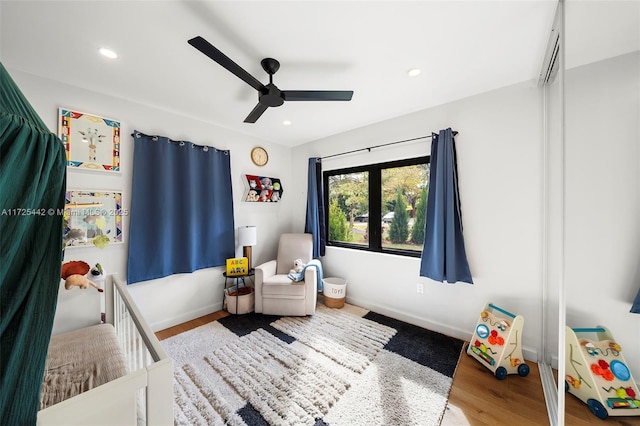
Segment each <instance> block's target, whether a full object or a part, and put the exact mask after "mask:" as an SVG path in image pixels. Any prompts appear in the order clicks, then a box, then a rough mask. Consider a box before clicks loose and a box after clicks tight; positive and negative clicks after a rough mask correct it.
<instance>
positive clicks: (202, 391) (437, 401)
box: [161, 304, 464, 426]
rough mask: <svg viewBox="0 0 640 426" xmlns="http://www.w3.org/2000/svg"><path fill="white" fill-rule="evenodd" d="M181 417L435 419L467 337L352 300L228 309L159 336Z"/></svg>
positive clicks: (335, 424)
mask: <svg viewBox="0 0 640 426" xmlns="http://www.w3.org/2000/svg"><path fill="white" fill-rule="evenodd" d="M161 343H162V345H163V347H164V348H165V350H166V351H167V353H168V354H169V356H171V357H172V358H173V359H174V362H175V380H174V393H175V404H174V414H175V424H176V425H226V424H228V425H250V426H254V425H256V426H257V425H277V426H280V425H313V426H322V425H332V426H339V425H349V426H354V425H355V426H357V425H420V426H426V425H438V424H440V421H441V419H442V416H443V413H444V410H445V408H446V404H447V399H448V395H449V390H450V388H451V382H452V377H453V374H454V372H455V369H456V366H457V363H458V359H459V356H460V353H461V350H462V346H463V343H464V342H462V341H461V340H458V339H455V338H452V337H448V336H444V335H442V334H439V333H435V332H432V331H429V330H425V329H423V328H420V327H417V326H414V325H411V324H407V323H404V322H402V321H398V320H395V319H392V318H389V317H386V316H383V315H380V314H377V313H374V312H371V311H367V310H365V309H361V308H357V307H355V306H352V305H348V304H347V305H345V307H344V308H343V309H330V308H327V307H325V306H323V305H319V306H318V309H317V311H316V314H315V315H313V316H309V317H277V316H269V315H261V314H255V313H251V314H246V315H237V316H228V317H225V318H223V319H221V320H219V321H214V322H212V323H209V324H206V325H203V326H200V327H198V328H196V329H193V330H190V331H187V332H184V333H181V334H179V335H177V336H174V337H171V338H169V339H166V340H163V341H162V342H161Z"/></svg>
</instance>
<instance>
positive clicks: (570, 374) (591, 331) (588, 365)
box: [564, 325, 640, 419]
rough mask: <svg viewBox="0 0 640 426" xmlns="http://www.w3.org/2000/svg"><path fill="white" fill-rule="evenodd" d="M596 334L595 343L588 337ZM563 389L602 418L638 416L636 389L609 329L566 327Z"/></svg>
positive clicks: (638, 405) (638, 403)
mask: <svg viewBox="0 0 640 426" xmlns="http://www.w3.org/2000/svg"><path fill="white" fill-rule="evenodd" d="M593 335H595V336H596V339H595V340H590V339H588V338H587V337H591V336H593ZM565 356H566V362H565V370H566V371H565V373H566V377H565V387H564V388H565V390H566V391H568V392H569V393H570V394H572V395H574V396H576V397H577V398H578V399H580V400H581V401H582V402H584V403H585V404H587V405H588V406H589V409H590V410H591V412H592V413H593V414H595V415H596V416H597V417H599V418H601V419H606V418H607V417H609V416H640V400H639V398H640V396H639V392H638V386H637V385H636V384H635V382H634V381H633V377H631V372H630V371H629V368H627V363H626V362H625V360H624V357H623V356H622V348H621V347H620V345H619V344H618V343H617V342H616V341H615V340H614V338H613V335H612V334H611V332H609V330H608V329H607V328H605V327H603V326H601V325H599V326H597V327H595V328H571V327H566V333H565Z"/></svg>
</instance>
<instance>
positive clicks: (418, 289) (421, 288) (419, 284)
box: [416, 283, 424, 294]
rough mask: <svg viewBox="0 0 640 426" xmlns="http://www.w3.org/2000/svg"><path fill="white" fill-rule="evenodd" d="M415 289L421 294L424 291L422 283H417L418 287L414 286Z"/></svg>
mask: <svg viewBox="0 0 640 426" xmlns="http://www.w3.org/2000/svg"><path fill="white" fill-rule="evenodd" d="M416 291H417V292H418V294H423V293H424V284H422V283H418V287H417V288H416Z"/></svg>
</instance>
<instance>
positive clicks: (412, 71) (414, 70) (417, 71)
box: [407, 68, 422, 77]
mask: <svg viewBox="0 0 640 426" xmlns="http://www.w3.org/2000/svg"><path fill="white" fill-rule="evenodd" d="M421 72H422V70H421V69H420V68H411V69H410V70H409V71H407V74H409V77H417V76H419V75H420V73H421Z"/></svg>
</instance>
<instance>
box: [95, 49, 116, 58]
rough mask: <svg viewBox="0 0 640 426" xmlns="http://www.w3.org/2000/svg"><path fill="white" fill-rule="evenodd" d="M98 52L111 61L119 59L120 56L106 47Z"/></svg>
mask: <svg viewBox="0 0 640 426" xmlns="http://www.w3.org/2000/svg"><path fill="white" fill-rule="evenodd" d="M98 52H100V54H101V55H102V56H104V57H106V58H109V59H117V58H118V54H117V53H116V52H114V51H113V50H111V49H107V48H106V47H101V48H100V49H98Z"/></svg>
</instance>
